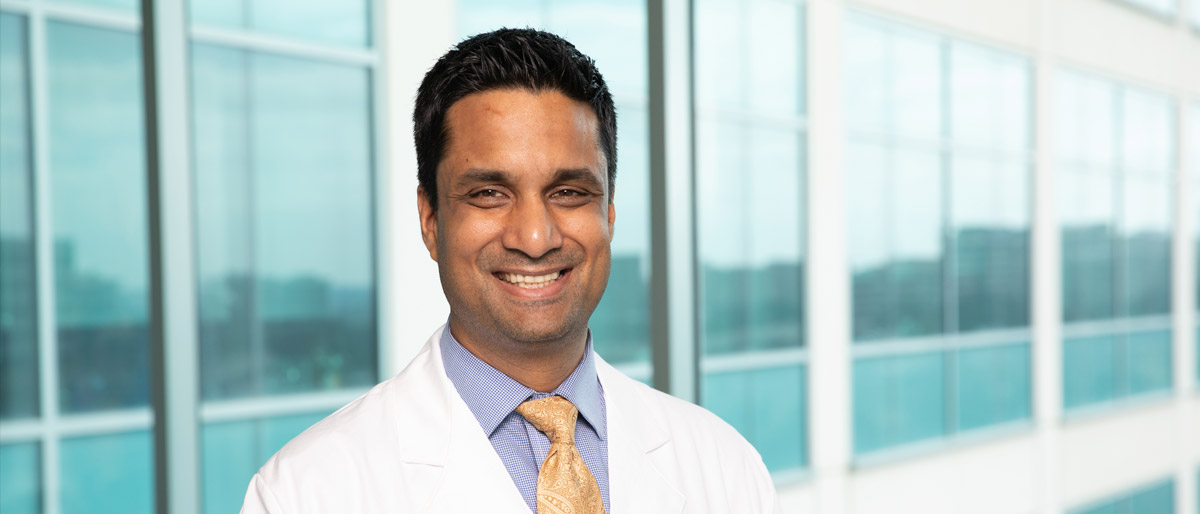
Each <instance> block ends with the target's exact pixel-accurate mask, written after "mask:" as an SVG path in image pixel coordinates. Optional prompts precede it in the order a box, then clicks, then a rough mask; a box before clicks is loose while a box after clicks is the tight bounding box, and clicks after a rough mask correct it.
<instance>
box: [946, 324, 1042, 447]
mask: <svg viewBox="0 0 1200 514" xmlns="http://www.w3.org/2000/svg"><path fill="white" fill-rule="evenodd" d="M1031 367H1032V363H1031V360H1030V357H1029V343H1028V342H1027V341H1022V342H1019V343H1015V344H1009V345H997V346H990V347H983V348H962V349H960V350H958V356H957V367H956V369H955V379H956V380H957V381H958V383H957V393H958V394H957V401H956V402H955V412H956V414H957V424H958V429H960V430H970V429H972V428H979V427H986V426H989V425H996V424H1000V423H1005V422H1010V421H1016V420H1021V419H1028V418H1029V417H1030V415H1031V412H1030V411H1031V409H1032V405H1030V398H1031V397H1032V392H1031V391H1030V386H1031V384H1032V376H1031V372H1032V369H1031Z"/></svg>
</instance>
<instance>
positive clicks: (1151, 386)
mask: <svg viewBox="0 0 1200 514" xmlns="http://www.w3.org/2000/svg"><path fill="white" fill-rule="evenodd" d="M1125 352H1126V366H1127V371H1126V376H1127V377H1128V380H1129V384H1128V386H1127V390H1128V391H1129V394H1141V393H1148V392H1151V391H1165V390H1170V389H1171V377H1172V373H1171V331H1169V330H1158V331H1152V332H1134V333H1131V334H1129V335H1128V336H1127V337H1126V343H1125Z"/></svg>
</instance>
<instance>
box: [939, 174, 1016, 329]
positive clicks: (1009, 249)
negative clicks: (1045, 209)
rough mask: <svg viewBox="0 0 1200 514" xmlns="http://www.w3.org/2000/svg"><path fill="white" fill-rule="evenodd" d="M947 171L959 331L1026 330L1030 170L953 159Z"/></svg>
mask: <svg viewBox="0 0 1200 514" xmlns="http://www.w3.org/2000/svg"><path fill="white" fill-rule="evenodd" d="M952 162H953V164H952V166H953V170H952V171H951V183H952V186H951V187H952V188H953V191H952V197H953V200H952V201H951V219H952V223H953V225H954V244H955V267H954V274H955V278H956V280H955V283H956V285H957V287H958V319H957V322H958V330H959V331H961V332H967V331H973V330H981V329H988V328H1005V327H1020V326H1028V325H1029V311H1030V305H1029V298H1030V291H1029V287H1030V266H1029V255H1030V253H1029V241H1030V238H1029V234H1030V212H1031V211H1030V206H1029V200H1030V194H1029V191H1030V185H1029V168H1028V166H1026V165H1024V164H1021V163H1019V162H1012V163H1006V162H1003V161H996V160H995V159H991V158H983V157H969V156H964V155H961V154H960V155H958V156H955V157H954V159H953V161H952Z"/></svg>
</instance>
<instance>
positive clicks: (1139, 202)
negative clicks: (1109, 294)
mask: <svg viewBox="0 0 1200 514" xmlns="http://www.w3.org/2000/svg"><path fill="white" fill-rule="evenodd" d="M1171 183H1172V181H1171V179H1170V177H1169V176H1147V175H1138V174H1129V175H1126V177H1125V184H1124V187H1123V193H1124V199H1123V202H1122V204H1123V207H1124V211H1125V214H1124V223H1122V227H1121V233H1122V236H1123V239H1122V244H1123V246H1124V253H1125V262H1124V264H1125V288H1124V302H1123V303H1124V310H1125V312H1126V313H1127V314H1128V315H1129V316H1145V315H1153V314H1170V313H1171V217H1172V215H1173V214H1172V212H1173V209H1174V201H1173V200H1172V199H1173V196H1174V188H1173V187H1171Z"/></svg>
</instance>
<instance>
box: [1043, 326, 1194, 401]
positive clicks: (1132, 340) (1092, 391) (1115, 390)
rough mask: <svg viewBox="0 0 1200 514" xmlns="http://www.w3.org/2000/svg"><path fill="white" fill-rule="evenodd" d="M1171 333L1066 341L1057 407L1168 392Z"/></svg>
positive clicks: (1165, 331)
mask: <svg viewBox="0 0 1200 514" xmlns="http://www.w3.org/2000/svg"><path fill="white" fill-rule="evenodd" d="M1172 375H1173V374H1172V370H1171V332H1170V331H1169V330H1154V331H1144V332H1133V333H1130V334H1127V335H1126V334H1118V335H1102V336H1093V337H1079V338H1070V339H1067V340H1066V341H1064V343H1063V405H1064V407H1066V408H1072V407H1079V406H1083V405H1089V404H1094V403H1100V402H1105V401H1112V400H1116V399H1120V398H1124V397H1128V396H1131V395H1137V394H1145V393H1150V392H1154V391H1169V390H1170V389H1171V377H1172Z"/></svg>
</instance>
